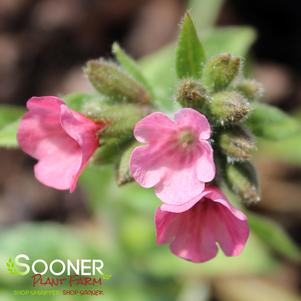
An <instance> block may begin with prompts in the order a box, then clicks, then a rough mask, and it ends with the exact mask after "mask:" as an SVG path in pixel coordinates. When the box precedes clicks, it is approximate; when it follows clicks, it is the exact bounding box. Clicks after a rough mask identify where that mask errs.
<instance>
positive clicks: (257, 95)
mask: <svg viewBox="0 0 301 301" xmlns="http://www.w3.org/2000/svg"><path fill="white" fill-rule="evenodd" d="M237 89H238V90H239V92H240V93H241V94H242V95H244V96H245V97H246V98H247V99H248V100H250V101H255V100H260V99H261V98H262V97H263V95H264V88H263V85H262V84H261V83H260V82H258V81H256V80H254V79H245V80H243V81H242V82H240V83H239V84H238V85H237Z"/></svg>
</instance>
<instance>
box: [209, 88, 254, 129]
mask: <svg viewBox="0 0 301 301" xmlns="http://www.w3.org/2000/svg"><path fill="white" fill-rule="evenodd" d="M208 109H209V114H210V118H211V119H212V121H213V122H215V123H217V124H220V125H222V126H224V125H228V124H232V123H233V124H235V123H238V122H240V121H242V120H243V119H244V118H245V117H246V116H247V115H248V113H249V112H250V110H251V106H250V104H249V102H248V101H247V100H246V99H245V98H244V97H243V96H242V95H241V94H239V93H237V92H235V91H224V92H219V93H216V94H214V95H213V96H212V98H211V102H210V104H209V105H208Z"/></svg>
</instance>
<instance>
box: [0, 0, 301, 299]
mask: <svg viewBox="0 0 301 301" xmlns="http://www.w3.org/2000/svg"><path fill="white" fill-rule="evenodd" d="M186 5H187V3H186V1H180V0H127V1H125V0H0V103H1V104H3V103H7V104H18V105H24V104H25V102H26V100H27V99H28V98H29V97H31V96H33V95H36V96H39V95H60V94H66V93H70V92H74V91H91V87H90V85H89V84H88V82H87V80H86V79H85V78H84V76H83V73H82V69H81V68H82V66H83V65H84V63H85V62H86V61H87V60H88V59H90V58H96V57H100V56H105V57H110V56H111V44H112V43H113V42H114V41H119V43H120V44H121V45H122V46H123V47H124V48H125V49H126V50H127V51H128V52H129V53H130V54H131V55H132V56H133V57H134V58H140V57H143V56H145V55H147V54H150V53H152V52H153V51H155V50H157V49H159V48H160V47H162V46H163V45H165V44H167V43H169V42H171V41H173V40H174V38H175V37H176V35H177V32H178V24H179V22H180V20H181V16H182V15H183V13H184V11H185V8H186ZM300 12H301V2H300V1H297V0H295V1H294V0H286V1H277V0H274V1H273V0H226V1H225V3H224V4H223V6H222V10H221V12H220V14H219V16H218V20H217V25H219V26H224V25H251V26H253V27H254V28H255V29H256V30H257V32H258V39H257V41H256V43H255V44H254V46H253V47H252V51H251V58H252V61H253V62H254V66H253V69H252V72H253V74H254V77H255V78H256V79H257V80H259V81H261V82H262V83H263V84H264V85H265V88H266V101H267V102H269V103H273V104H274V105H277V106H279V107H281V108H282V109H284V110H286V111H288V112H290V113H294V114H297V113H298V112H299V110H300V105H301V39H300V37H301V13H300ZM0 154H1V155H0V166H1V169H0V191H1V199H0V226H1V227H3V228H5V227H10V226H11V225H13V224H16V223H20V222H24V221H45V220H55V221H59V222H63V223H65V222H68V223H69V222H70V223H72V222H73V221H75V220H76V221H78V220H81V219H82V220H85V219H87V218H89V217H90V216H91V215H92V212H91V210H90V209H89V206H88V205H87V203H86V198H85V194H84V192H82V191H81V190H80V189H78V190H77V191H76V193H74V194H72V195H70V194H69V193H63V192H57V191H54V190H52V189H48V188H45V187H43V186H42V185H40V184H39V183H38V182H37V181H36V180H35V179H34V176H33V172H32V166H33V163H34V162H33V161H32V160H31V159H29V158H28V157H27V156H26V155H24V154H23V153H21V151H19V150H1V152H0ZM257 166H258V169H259V172H260V175H261V181H262V194H263V201H262V202H261V203H260V204H259V205H258V206H257V207H256V208H253V210H255V211H257V212H261V213H263V214H265V215H267V216H270V217H272V218H274V219H276V220H277V221H279V222H280V223H281V224H282V225H283V226H284V227H285V228H286V230H287V231H288V232H289V233H290V235H291V236H292V237H293V239H294V240H295V241H296V242H298V243H299V244H300V243H301V238H300V230H301V217H300V216H301V215H300V213H301V186H300V183H301V169H300V167H296V166H291V165H288V164H286V163H282V162H278V161H273V160H266V158H265V159H261V158H260V157H259V159H258V160H257ZM284 269H285V272H284V276H283V275H280V274H279V275H278V276H277V275H274V278H277V279H276V280H275V279H274V280H273V281H276V283H277V281H278V283H281V285H283V286H285V287H287V289H289V290H292V291H294V292H298V291H300V287H301V280H300V278H301V277H300V271H299V267H298V266H293V265H291V264H290V263H287V264H286V265H285V268H284ZM271 281H272V280H271ZM223 289H224V287H223V286H222V285H221V287H218V288H217V296H218V295H219V293H218V292H219V290H221V291H223ZM229 298H230V297H229ZM229 300H231V301H235V300H236V299H235V300H234V297H233V299H229ZM237 300H240V299H237ZM248 300H249V299H248ZM271 300H272V299H271ZM292 300H295V299H292ZM283 301H285V300H283Z"/></svg>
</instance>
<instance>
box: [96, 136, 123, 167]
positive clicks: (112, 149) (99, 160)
mask: <svg viewBox="0 0 301 301" xmlns="http://www.w3.org/2000/svg"><path fill="white" fill-rule="evenodd" d="M128 141H129V140H128V139H118V138H115V137H113V138H105V139H103V140H102V141H101V144H100V147H99V148H98V149H97V150H96V152H95V153H94V155H93V157H92V160H91V164H93V165H104V164H112V163H116V162H118V160H119V157H120V152H121V151H122V150H123V149H125V148H126V146H127V145H128V143H129V142H128Z"/></svg>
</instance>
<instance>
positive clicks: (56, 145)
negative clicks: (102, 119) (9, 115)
mask: <svg viewBox="0 0 301 301" xmlns="http://www.w3.org/2000/svg"><path fill="white" fill-rule="evenodd" d="M27 108H28V110H29V111H28V112H27V113H25V115H24V116H23V118H22V120H21V123H20V126H19V130H18V134H17V138H18V142H19V145H20V146H21V148H22V150H23V151H24V152H26V153H27V154H29V155H30V156H32V157H33V158H35V159H37V160H38V163H37V164H36V165H35V167H34V172H35V176H36V178H37V179H38V180H39V181H40V182H41V183H43V184H44V185H46V186H50V187H53V188H56V189H70V192H72V191H73V190H74V189H75V187H76V183H77V180H78V177H79V175H80V174H81V172H82V171H83V169H84V168H85V166H86V165H87V163H88V160H89V159H90V157H91V156H92V155H93V153H94V151H95V149H96V148H97V147H98V138H97V131H99V130H101V129H102V128H103V125H102V124H96V123H94V122H93V121H91V120H89V119H87V118H86V117H84V116H83V115H81V114H79V113H77V112H75V111H73V110H71V109H69V108H68V107H67V106H66V105H65V104H64V102H63V101H62V100H60V99H59V98H56V97H53V96H45V97H32V98H31V99H29V100H28V101H27Z"/></svg>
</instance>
